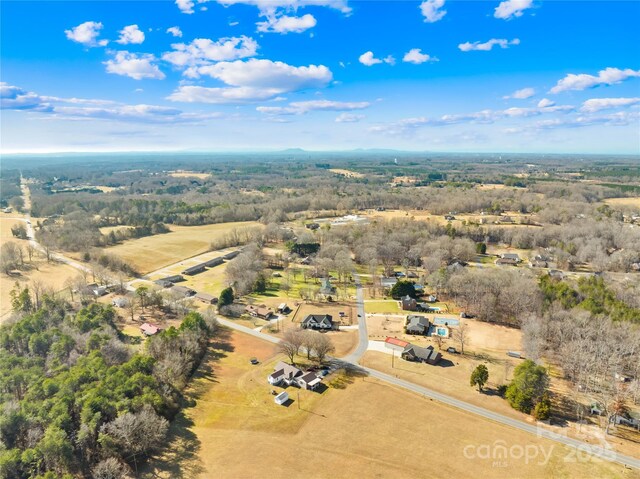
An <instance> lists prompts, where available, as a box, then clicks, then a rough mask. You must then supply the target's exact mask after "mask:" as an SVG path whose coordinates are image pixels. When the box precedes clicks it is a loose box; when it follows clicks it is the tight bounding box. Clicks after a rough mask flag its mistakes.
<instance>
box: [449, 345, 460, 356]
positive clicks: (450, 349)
mask: <svg viewBox="0 0 640 479" xmlns="http://www.w3.org/2000/svg"><path fill="white" fill-rule="evenodd" d="M447 352H448V353H452V354H458V350H457V349H456V348H454V347H452V346H449V347H448V348H447Z"/></svg>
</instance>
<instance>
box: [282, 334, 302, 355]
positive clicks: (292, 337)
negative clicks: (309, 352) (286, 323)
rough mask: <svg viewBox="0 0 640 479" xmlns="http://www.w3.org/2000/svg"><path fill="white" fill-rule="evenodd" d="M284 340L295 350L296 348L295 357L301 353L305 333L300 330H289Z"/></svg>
mask: <svg viewBox="0 0 640 479" xmlns="http://www.w3.org/2000/svg"><path fill="white" fill-rule="evenodd" d="M283 338H284V340H285V341H286V342H288V343H289V344H291V346H292V347H293V348H295V354H294V356H295V355H297V354H299V353H300V348H301V347H302V343H303V342H304V333H303V332H302V331H300V330H299V329H287V330H286V331H285V332H284V335H283Z"/></svg>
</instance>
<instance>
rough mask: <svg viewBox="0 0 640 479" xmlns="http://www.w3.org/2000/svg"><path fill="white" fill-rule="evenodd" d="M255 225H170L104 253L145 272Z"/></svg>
mask: <svg viewBox="0 0 640 479" xmlns="http://www.w3.org/2000/svg"><path fill="white" fill-rule="evenodd" d="M255 226H259V223H257V222H255V221H245V222H237V223H220V224H213V225H204V226H171V232H170V233H166V234H160V235H155V236H147V237H145V238H139V239H133V240H128V241H125V242H124V243H122V244H119V245H116V246H112V247H110V248H106V249H105V252H107V253H110V254H114V255H116V256H118V257H120V258H121V259H123V260H124V261H126V262H128V263H130V264H132V265H134V266H135V267H136V268H137V269H138V270H139V271H140V272H141V273H149V272H151V271H155V270H157V269H159V268H162V267H164V266H167V265H171V264H174V263H177V262H178V261H181V260H183V259H185V258H190V257H192V256H195V255H199V254H202V253H205V252H206V251H208V250H209V247H210V245H211V241H213V240H214V239H216V238H220V237H222V236H224V235H225V234H227V233H229V232H231V231H233V230H234V229H242V228H251V227H255Z"/></svg>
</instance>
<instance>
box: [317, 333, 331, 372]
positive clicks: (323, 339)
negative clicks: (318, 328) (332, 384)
mask: <svg viewBox="0 0 640 479" xmlns="http://www.w3.org/2000/svg"><path fill="white" fill-rule="evenodd" d="M335 350H336V348H335V346H334V345H333V342H332V341H331V339H329V337H328V336H327V335H326V334H322V333H315V334H314V340H313V353H314V355H315V358H316V360H317V361H318V363H320V364H322V363H323V362H324V360H325V359H326V357H327V356H328V355H329V354H331V353H332V352H334V351H335Z"/></svg>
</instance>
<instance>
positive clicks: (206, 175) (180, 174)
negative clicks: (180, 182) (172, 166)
mask: <svg viewBox="0 0 640 479" xmlns="http://www.w3.org/2000/svg"><path fill="white" fill-rule="evenodd" d="M169 176H173V177H174V178H198V179H200V180H206V179H207V178H210V177H211V173H196V172H195V171H171V172H169Z"/></svg>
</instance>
